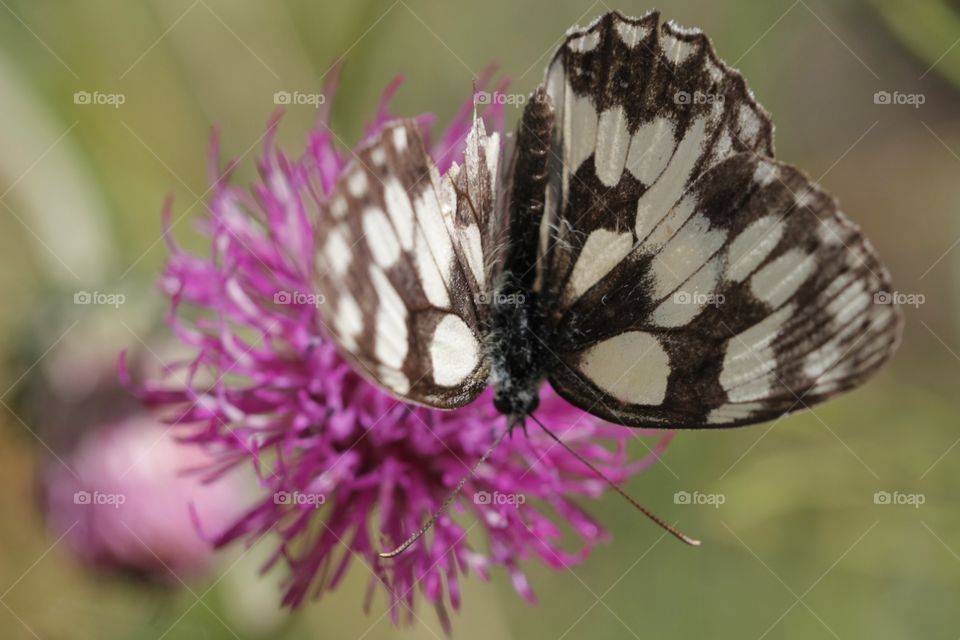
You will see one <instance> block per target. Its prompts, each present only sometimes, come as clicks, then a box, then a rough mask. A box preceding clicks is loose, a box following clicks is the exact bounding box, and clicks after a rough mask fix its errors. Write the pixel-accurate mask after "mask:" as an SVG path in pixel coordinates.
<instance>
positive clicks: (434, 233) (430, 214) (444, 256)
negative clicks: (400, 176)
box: [413, 189, 454, 307]
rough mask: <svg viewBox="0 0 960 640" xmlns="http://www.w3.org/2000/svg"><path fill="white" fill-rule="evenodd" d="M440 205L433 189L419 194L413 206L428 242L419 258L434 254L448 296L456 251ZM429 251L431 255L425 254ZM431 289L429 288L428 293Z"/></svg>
mask: <svg viewBox="0 0 960 640" xmlns="http://www.w3.org/2000/svg"><path fill="white" fill-rule="evenodd" d="M440 206H441V205H440V202H439V201H438V200H437V198H436V196H435V194H434V192H433V191H432V190H431V189H428V190H426V191H425V192H424V193H422V194H421V195H419V196H417V198H416V200H414V202H413V208H414V210H415V211H416V214H417V228H418V229H419V230H420V233H421V234H422V235H423V240H424V242H425V243H426V248H425V249H418V250H417V260H418V261H420V260H424V261H425V260H427V259H429V257H430V256H432V258H433V260H432V262H433V263H434V264H435V268H436V270H437V275H438V276H439V278H440V281H441V284H442V285H443V288H444V293H443V296H444V297H446V290H447V289H449V286H450V277H451V273H450V272H451V269H453V256H454V253H453V244H452V242H451V239H450V234H449V233H448V232H447V223H446V222H445V221H444V219H443V214H442V213H441V212H440ZM427 253H429V254H430V255H429V256H428V255H425V254H427ZM429 291H430V290H429V289H428V290H427V293H428V295H429ZM437 295H438V296H439V295H440V294H439V291H437ZM438 299H439V298H438ZM430 300H431V302H434V299H433V298H430ZM448 304H449V303H445V304H444V305H442V306H443V307H446V306H447V305H448Z"/></svg>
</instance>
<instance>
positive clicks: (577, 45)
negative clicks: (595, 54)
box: [567, 31, 600, 53]
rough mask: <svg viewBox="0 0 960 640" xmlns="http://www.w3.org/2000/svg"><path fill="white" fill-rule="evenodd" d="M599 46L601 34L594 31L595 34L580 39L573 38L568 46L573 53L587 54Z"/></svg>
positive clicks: (588, 34)
mask: <svg viewBox="0 0 960 640" xmlns="http://www.w3.org/2000/svg"><path fill="white" fill-rule="evenodd" d="M598 44H600V33H599V32H597V31H594V32H593V33H587V34H584V35H582V36H580V37H579V38H573V39H572V40H570V42H569V43H568V44H567V46H568V47H570V50H571V51H576V52H577V53H586V52H587V51H593V50H594V49H596V48H597V45H598Z"/></svg>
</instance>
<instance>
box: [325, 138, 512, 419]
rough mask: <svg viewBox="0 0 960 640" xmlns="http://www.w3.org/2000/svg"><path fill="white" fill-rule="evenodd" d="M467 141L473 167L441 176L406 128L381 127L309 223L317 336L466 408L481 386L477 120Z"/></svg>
mask: <svg viewBox="0 0 960 640" xmlns="http://www.w3.org/2000/svg"><path fill="white" fill-rule="evenodd" d="M478 122H479V121H478ZM470 145H472V153H473V154H474V156H475V157H476V158H479V159H480V160H481V161H482V162H483V163H484V164H483V167H481V168H478V167H479V165H475V166H474V167H473V168H471V169H469V170H468V169H459V168H457V167H454V168H452V169H451V171H450V172H448V173H447V174H444V175H441V174H440V172H439V171H438V169H437V167H436V166H435V164H434V163H433V161H432V159H431V158H430V156H429V154H428V153H427V151H426V149H425V147H424V142H423V140H422V138H421V134H420V130H419V127H418V125H417V124H416V123H415V122H414V121H396V122H393V123H390V124H388V125H386V126H385V127H384V128H383V129H382V130H381V131H380V132H379V134H378V135H377V136H376V137H375V138H374V139H373V140H371V141H369V142H368V143H366V144H364V145H363V146H362V147H361V148H360V149H358V150H357V152H356V158H355V159H354V161H353V162H351V164H350V166H349V167H348V168H347V169H346V170H345V171H344V173H343V175H342V177H341V178H340V180H339V182H338V183H337V185H336V186H335V188H334V191H333V193H332V194H331V197H330V198H329V200H328V201H327V203H326V206H324V207H323V208H322V211H321V216H320V218H321V219H320V221H319V224H318V234H319V236H318V247H319V251H318V256H317V276H316V283H317V287H318V289H319V291H320V293H322V294H323V295H324V297H325V299H326V303H325V304H324V305H322V306H321V317H322V319H323V322H324V323H325V324H326V325H327V329H328V330H329V332H330V333H331V334H332V335H333V337H334V338H335V339H336V341H337V343H338V344H339V345H340V347H341V350H342V351H343V352H344V353H345V355H346V356H347V357H348V359H349V360H351V361H352V362H353V364H354V366H355V367H356V369H357V370H358V371H360V372H361V373H362V374H364V375H365V376H367V377H368V378H370V379H372V380H374V381H375V382H377V383H378V384H380V385H381V386H382V387H384V388H386V389H387V390H389V391H391V392H392V393H393V394H395V395H397V396H398V397H400V398H402V399H404V400H407V401H410V402H415V403H420V404H425V405H429V406H433V407H439V408H452V407H457V406H462V405H464V404H466V403H468V402H470V401H471V400H472V399H473V398H474V397H476V395H477V394H479V393H480V391H481V390H482V389H483V388H484V386H485V385H486V381H487V371H488V364H487V361H486V357H485V355H484V353H483V349H482V344H483V331H484V329H483V325H484V320H483V317H484V314H485V313H486V309H485V307H484V305H482V304H479V303H478V300H480V299H481V298H482V297H483V295H484V294H485V292H486V287H487V285H486V282H485V277H484V270H483V260H482V255H483V253H482V252H483V247H482V246H481V244H480V243H481V240H482V237H483V236H484V234H486V233H487V229H485V228H483V229H481V228H480V226H479V225H482V224H487V225H489V222H488V221H489V219H490V217H491V212H490V207H492V196H491V194H492V193H493V190H494V188H495V185H494V183H493V177H492V176H493V175H495V171H490V170H489V168H488V166H487V165H486V160H485V158H484V153H485V151H486V149H487V145H490V147H491V148H492V149H494V150H496V140H495V139H489V138H487V137H486V135H485V134H484V133H483V131H482V124H480V125H476V128H475V130H474V132H473V133H472V134H471V142H470ZM468 198H469V204H468V202H467V199H468ZM468 217H469V219H468Z"/></svg>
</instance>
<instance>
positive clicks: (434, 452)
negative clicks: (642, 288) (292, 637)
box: [141, 70, 672, 627]
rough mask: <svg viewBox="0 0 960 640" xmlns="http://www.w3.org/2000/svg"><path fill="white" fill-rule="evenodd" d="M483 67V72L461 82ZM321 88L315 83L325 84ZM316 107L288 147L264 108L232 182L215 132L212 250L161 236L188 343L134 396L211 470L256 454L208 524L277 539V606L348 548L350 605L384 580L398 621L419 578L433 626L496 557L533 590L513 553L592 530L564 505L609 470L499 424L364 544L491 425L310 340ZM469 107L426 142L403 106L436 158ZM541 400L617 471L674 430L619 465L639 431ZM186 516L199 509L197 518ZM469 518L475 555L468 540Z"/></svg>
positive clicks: (554, 550)
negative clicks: (242, 175) (566, 532)
mask: <svg viewBox="0 0 960 640" xmlns="http://www.w3.org/2000/svg"><path fill="white" fill-rule="evenodd" d="M491 79H492V70H489V71H488V72H487V73H485V74H484V76H483V78H481V80H480V81H479V82H478V85H477V86H478V88H479V89H480V90H482V89H483V88H484V87H486V86H488V85H489V83H490V81H491ZM504 86H505V85H501V87H500V89H501V90H502V88H503V87H504ZM398 87H399V81H397V82H395V83H393V84H392V85H391V86H390V87H389V88H388V89H387V91H386V93H385V95H384V98H383V100H382V102H381V104H380V108H379V110H378V113H377V115H376V117H375V118H374V120H373V122H372V123H370V125H369V126H368V128H367V134H366V136H365V138H366V139H369V138H370V137H372V136H374V135H376V133H377V132H378V131H379V130H380V129H381V128H382V127H383V126H384V124H385V123H387V122H388V121H389V120H391V119H392V118H393V116H392V115H391V114H390V110H389V104H390V99H391V97H392V95H393V93H394V92H395V91H396V90H397V88H398ZM332 90H333V83H332V82H331V83H330V85H328V87H327V95H328V96H329V95H331V94H332V93H333V91H332ZM495 102H496V101H495ZM328 108H329V101H328V103H327V107H325V110H324V111H323V112H322V113H321V117H320V120H319V123H318V126H317V127H316V129H315V130H314V131H313V132H312V133H311V134H310V136H309V138H308V141H307V148H306V152H305V153H304V154H303V156H302V157H300V158H298V159H291V158H289V157H288V156H286V155H285V154H284V153H283V152H282V151H281V150H280V149H278V148H277V147H276V146H275V145H274V143H273V134H274V131H275V128H276V126H277V123H278V118H274V119H273V120H271V122H270V124H269V132H268V135H267V138H266V144H265V150H264V155H263V158H262V159H261V160H260V162H259V169H260V174H261V178H262V180H261V181H260V182H258V183H256V184H254V185H253V186H252V187H251V188H250V189H249V191H247V190H244V189H241V188H239V187H236V186H234V185H233V184H231V181H230V174H231V170H232V168H233V166H234V165H233V164H228V165H227V168H226V169H225V170H223V171H220V170H219V168H218V167H219V160H218V147H217V141H216V136H215V137H214V142H213V145H212V154H211V172H212V178H213V180H214V189H213V192H212V197H211V201H210V203H209V211H210V215H209V217H207V218H205V219H204V221H203V225H202V230H203V231H204V232H205V233H206V234H207V235H208V236H209V237H210V241H211V255H210V256H208V257H198V256H196V255H192V254H190V253H187V252H186V251H184V250H183V249H181V248H180V247H179V246H178V245H177V244H175V243H174V242H173V241H172V239H171V238H170V234H169V232H168V234H167V236H168V243H169V247H170V252H171V256H170V259H169V262H168V264H167V267H166V271H165V273H164V276H163V279H162V282H161V286H162V289H163V291H164V292H165V293H166V294H167V295H168V296H169V297H170V299H171V301H172V305H171V312H170V315H169V323H170V325H171V327H172V329H173V331H174V332H175V333H176V335H177V336H178V337H179V339H180V340H181V341H182V342H184V343H185V344H187V345H189V346H190V347H192V348H193V349H194V350H195V357H193V358H192V359H191V360H189V361H187V362H182V363H179V364H178V365H175V366H173V367H171V372H176V373H177V374H178V375H179V376H180V378H181V379H183V380H185V381H186V382H185V384H182V385H179V386H177V387H174V388H171V387H169V386H161V385H159V384H148V385H147V386H145V387H143V388H142V389H141V392H142V394H143V396H144V398H145V400H146V401H147V402H148V403H150V404H152V405H166V406H168V407H176V411H177V413H176V415H175V416H174V418H173V420H174V422H175V423H176V424H177V425H178V429H180V434H181V436H182V438H183V439H184V440H186V441H188V442H192V443H198V444H202V445H205V446H206V447H207V448H208V449H209V450H210V451H214V452H216V455H217V458H218V461H219V462H218V465H217V466H216V467H215V468H213V469H212V470H211V478H216V477H218V476H219V475H221V474H223V473H225V472H227V471H228V470H230V469H231V468H233V467H236V466H238V465H243V464H248V463H250V464H252V465H253V466H254V468H255V469H256V471H257V475H258V478H259V480H260V483H261V485H262V487H263V488H264V489H265V496H264V497H263V499H262V500H261V501H260V502H259V503H258V504H257V505H256V506H255V507H254V508H252V509H251V510H250V511H249V512H247V513H246V514H245V515H244V516H243V517H242V518H240V519H239V520H237V522H236V523H235V524H234V525H233V526H232V527H230V528H228V529H227V530H226V531H221V532H218V533H216V534H215V535H214V536H213V539H214V541H215V544H217V545H221V546H222V545H226V544H229V543H231V542H234V541H237V540H241V539H246V540H255V539H258V538H260V537H262V536H265V535H267V534H271V533H272V534H276V535H278V537H279V539H280V544H279V547H278V548H277V550H276V552H275V553H274V555H273V556H272V560H271V562H270V563H269V565H268V566H271V565H273V564H277V563H285V564H286V565H287V566H288V567H289V570H290V575H289V578H288V582H287V584H286V594H285V596H284V600H283V601H284V604H286V605H289V606H297V605H299V604H301V603H302V602H303V600H304V599H305V598H306V597H307V596H308V595H317V596H319V595H320V594H321V593H322V592H323V591H324V590H327V589H333V588H335V587H336V586H337V584H338V583H339V582H340V580H341V579H342V578H343V576H344V574H345V572H346V571H347V569H348V567H349V566H350V565H351V564H352V563H353V561H359V562H360V563H364V564H366V565H367V567H368V569H369V570H370V572H371V574H372V576H371V580H370V588H369V590H368V597H367V602H366V604H365V608H369V605H370V600H371V598H372V596H373V594H374V592H375V590H376V588H377V586H378V585H382V586H383V587H384V588H385V590H386V592H387V593H388V596H389V600H390V613H391V616H392V619H393V621H394V622H398V621H399V620H400V607H403V608H405V609H406V610H407V612H408V615H407V616H406V617H407V619H408V620H409V619H411V618H412V616H413V615H414V614H413V611H414V600H415V598H414V595H415V593H416V592H418V591H419V592H421V593H422V594H423V596H424V597H426V599H427V600H428V601H429V602H431V603H432V604H433V605H434V607H435V608H436V610H437V612H438V615H439V617H440V619H441V622H442V623H443V624H444V626H445V627H449V620H448V617H447V613H446V603H447V602H449V604H450V605H452V606H453V608H454V609H456V608H457V607H458V606H459V604H460V586H459V580H460V576H461V575H463V574H466V573H467V572H468V570H470V569H473V570H474V571H476V572H477V573H478V574H479V575H481V576H483V577H486V576H488V574H489V571H490V568H491V566H493V565H498V566H501V567H504V568H505V569H506V570H507V571H509V573H510V575H511V576H512V578H513V584H514V586H515V588H516V590H517V591H518V592H519V593H520V595H522V596H523V597H524V598H526V599H528V600H530V601H535V597H534V593H533V590H532V589H531V587H530V586H529V584H528V583H527V579H526V577H525V574H524V572H523V570H522V569H521V563H522V562H523V561H526V560H529V559H534V558H539V559H540V560H541V561H543V562H544V563H546V564H547V565H548V566H551V567H555V568H564V567H570V566H573V565H575V564H577V563H580V562H582V561H583V560H584V559H585V558H586V557H587V556H588V555H589V553H590V551H591V549H592V548H593V546H594V545H595V544H596V543H597V542H599V541H601V540H603V539H605V537H606V534H605V532H604V531H603V530H602V529H601V528H600V526H599V525H598V524H597V523H596V522H594V521H593V520H592V519H591V518H590V517H589V516H588V515H587V514H586V513H584V512H583V511H582V510H581V509H580V508H579V507H577V506H576V504H575V503H574V501H573V498H574V497H577V496H587V497H593V498H596V497H599V496H600V495H601V494H602V493H603V492H604V491H605V490H606V488H607V486H606V484H605V483H604V482H603V481H602V480H601V479H599V478H597V477H596V476H595V475H594V474H593V473H592V472H591V471H590V470H589V469H587V468H586V467H585V466H584V465H583V464H582V463H581V462H579V461H578V460H576V458H575V457H574V456H572V455H571V454H570V453H569V452H567V451H565V450H564V449H563V448H562V447H558V446H555V443H554V442H553V441H552V440H550V439H549V438H547V437H546V436H545V435H544V434H543V433H540V432H537V433H533V432H531V434H530V436H529V437H524V436H523V435H522V434H519V435H518V437H513V438H509V439H506V440H504V441H503V443H502V444H501V445H500V446H499V448H498V449H496V450H495V451H494V452H493V454H492V456H491V457H490V459H489V462H488V464H486V465H485V466H483V467H481V468H480V469H479V470H478V472H477V474H476V475H475V476H472V477H470V478H469V479H468V481H467V484H466V487H465V491H464V493H463V494H462V496H461V497H460V498H459V499H458V500H457V501H456V502H455V503H454V506H453V508H452V509H451V511H452V512H453V514H454V515H453V517H451V516H443V517H441V518H440V519H439V521H438V522H437V523H436V526H435V527H434V529H433V531H432V532H431V533H430V534H428V535H427V536H425V537H424V538H422V539H420V540H419V541H418V542H417V543H416V544H414V545H413V546H412V547H411V548H410V549H409V550H408V551H406V552H405V553H403V554H401V555H400V556H398V557H397V558H395V559H393V560H383V559H381V558H380V557H378V555H377V554H378V552H379V551H381V550H383V549H384V548H385V547H386V548H391V547H392V546H394V545H396V544H399V543H400V542H402V541H403V540H404V539H406V538H407V536H408V535H409V534H410V533H411V532H413V531H416V530H417V529H418V528H419V527H420V526H421V524H422V522H423V521H424V519H425V518H427V517H428V516H429V515H430V514H431V513H432V512H433V511H434V510H436V509H437V508H438V507H439V506H440V504H441V503H442V501H443V500H444V498H445V497H446V496H447V495H448V494H449V492H450V491H451V490H452V488H453V487H454V486H456V484H457V483H458V481H459V480H460V479H461V478H463V477H464V476H465V475H466V474H468V473H469V469H470V468H471V467H472V466H473V464H474V463H475V462H476V461H477V460H478V459H479V458H480V457H481V456H482V455H483V453H484V452H485V451H486V450H487V448H488V447H489V446H490V444H491V443H492V442H493V440H494V439H495V438H496V436H497V435H498V434H499V433H501V432H502V431H503V429H504V428H505V427H506V424H505V421H504V420H503V417H502V416H500V415H499V414H497V413H496V411H495V410H494V408H493V405H492V401H491V397H490V395H489V394H485V395H483V396H481V397H480V398H479V399H478V400H477V401H476V402H474V403H472V404H471V405H469V406H467V407H464V408H463V409H460V410H457V411H452V412H445V411H435V410H430V409H425V408H422V407H412V406H408V405H405V404H404V403H402V402H399V401H397V400H396V399H394V398H392V397H391V396H389V395H387V394H385V393H383V392H381V391H380V390H378V389H377V388H376V387H374V386H372V385H371V384H369V383H368V382H366V381H365V380H364V379H363V378H362V377H361V376H360V375H358V374H357V373H356V372H354V371H353V370H352V369H351V368H350V367H349V365H347V364H346V362H345V361H344V360H343V359H342V358H341V357H340V356H339V355H338V353H337V351H336V349H335V348H334V346H333V344H332V343H331V342H329V341H328V340H327V339H326V337H325V336H324V334H323V331H322V326H321V323H320V321H319V317H318V313H317V309H316V303H322V300H317V299H316V298H315V296H313V294H312V293H311V292H312V288H311V285H310V283H311V281H312V274H311V269H313V268H314V250H315V245H316V242H317V239H316V238H315V231H314V225H313V223H312V220H313V219H314V217H315V216H316V211H317V208H318V206H320V204H321V203H323V202H324V200H325V199H326V198H327V197H328V195H329V194H330V192H331V190H332V188H333V185H334V182H335V181H336V179H337V177H338V175H339V174H340V173H341V172H342V171H343V170H344V168H345V167H346V165H347V164H348V162H349V160H350V159H351V158H352V153H351V152H350V150H347V149H340V148H337V147H336V146H335V143H334V137H333V135H332V134H331V132H330V130H329V128H328V127H327V122H328V119H329V111H328V110H326V109H328ZM473 111H474V105H473V100H470V101H468V102H467V103H466V104H465V105H464V106H463V108H462V109H461V111H460V112H459V113H458V114H457V116H456V117H455V118H454V121H453V123H452V125H451V126H450V127H449V128H448V129H447V130H446V132H445V133H444V134H443V135H441V136H440V137H439V139H437V140H436V141H435V142H433V143H432V142H430V141H431V138H430V136H429V134H430V126H431V124H432V121H433V117H432V116H430V115H423V116H420V117H419V118H418V119H417V121H418V122H419V123H420V125H421V127H422V130H423V134H424V139H425V140H427V141H428V148H432V154H433V156H434V158H435V160H436V162H437V164H438V166H439V168H440V170H441V172H445V171H446V170H447V169H448V168H449V167H450V165H451V164H452V163H453V162H454V161H461V162H462V159H463V150H464V145H465V139H466V136H467V133H468V132H469V130H470V128H471V124H472V118H473ZM481 116H482V117H483V118H484V120H485V121H486V122H485V123H486V125H487V128H488V130H491V129H493V130H498V131H502V130H503V120H504V112H503V105H502V104H499V105H498V104H494V105H493V106H491V107H489V108H488V109H486V110H485V111H484V112H483V113H482V114H481ZM169 215H170V207H169V206H168V207H167V211H166V217H167V219H168V220H169ZM321 240H322V239H321ZM184 306H189V307H191V308H192V309H193V310H194V311H195V312H199V313H192V314H191V315H190V318H191V319H190V320H187V319H185V316H183V315H181V314H180V313H179V312H180V310H181V308H182V307H184ZM165 384H167V385H169V384H170V382H169V381H165ZM538 416H539V417H540V418H541V420H543V421H544V422H545V423H546V424H548V425H550V427H551V428H552V429H554V430H555V431H556V433H557V434H558V435H559V436H560V437H562V438H563V439H564V440H565V441H566V442H567V443H568V444H569V445H570V446H571V447H573V448H574V449H575V450H577V451H578V452H579V453H580V454H582V455H583V456H585V457H586V458H588V459H589V460H590V461H592V462H593V463H594V464H595V465H597V466H598V467H599V468H600V469H601V470H602V471H604V472H605V473H606V474H608V475H609V476H610V477H611V478H612V479H613V480H614V481H616V482H622V481H625V480H626V479H628V478H629V477H630V476H631V475H633V474H636V473H639V472H640V471H641V470H643V469H644V468H646V467H647V466H649V465H650V464H651V463H653V462H654V461H655V460H656V459H657V457H658V456H659V455H660V454H661V453H662V452H663V450H664V449H665V447H666V446H667V444H668V443H669V441H670V439H671V437H672V434H667V435H666V436H663V435H662V433H660V434H658V435H660V436H661V439H660V440H659V442H658V443H657V445H656V446H655V447H654V448H653V450H652V452H651V453H650V455H648V456H647V457H646V458H645V459H643V460H641V461H639V462H635V463H630V462H628V461H627V457H626V444H627V442H628V440H629V439H630V438H631V437H633V434H640V435H653V433H654V432H644V431H636V430H634V431H632V432H631V430H629V429H626V428H623V427H619V426H613V425H608V424H606V423H602V422H600V421H598V420H597V419H595V418H592V417H590V416H589V415H587V414H585V413H583V412H582V411H580V410H578V409H575V408H573V407H572V406H570V405H568V404H567V403H565V402H564V401H562V400H561V399H559V398H558V397H556V396H555V395H554V394H553V392H552V391H551V390H549V389H545V390H544V391H543V393H542V399H541V405H540V409H539V412H538ZM518 503H522V504H518ZM545 505H548V506H549V507H552V509H553V513H555V514H557V515H558V516H559V517H560V518H562V519H563V520H564V521H565V522H566V524H568V525H569V526H570V527H571V528H572V530H573V531H574V532H575V533H576V534H577V536H578V537H579V541H580V544H579V548H578V549H576V550H574V551H566V550H564V549H562V548H561V547H560V546H559V541H560V538H561V525H560V523H558V522H557V521H555V520H554V519H553V518H552V517H551V515H549V511H547V510H545V509H544V508H543V506H545ZM458 514H463V517H458ZM196 516H197V518H198V519H199V521H200V524H201V525H202V524H203V520H204V514H203V513H200V512H197V513H196ZM480 533H482V535H483V537H485V538H486V545H485V546H486V547H487V548H488V550H487V551H486V552H483V551H480V550H478V549H476V548H475V547H474V544H472V543H471V542H470V540H477V539H478V538H480V537H481V536H480V535H477V534H480ZM468 534H471V535H470V539H469V540H468Z"/></svg>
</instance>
